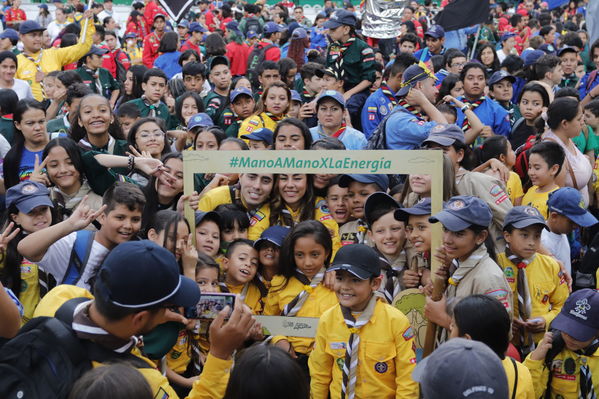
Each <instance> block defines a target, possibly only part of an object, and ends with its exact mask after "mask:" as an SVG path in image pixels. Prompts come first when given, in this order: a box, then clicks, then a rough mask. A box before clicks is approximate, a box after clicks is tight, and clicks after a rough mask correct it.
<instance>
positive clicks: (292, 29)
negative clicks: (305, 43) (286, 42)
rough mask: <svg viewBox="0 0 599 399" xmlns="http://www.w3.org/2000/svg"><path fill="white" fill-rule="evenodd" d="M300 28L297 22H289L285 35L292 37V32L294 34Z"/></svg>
mask: <svg viewBox="0 0 599 399" xmlns="http://www.w3.org/2000/svg"><path fill="white" fill-rule="evenodd" d="M300 26H301V25H300V24H299V23H298V22H297V21H291V23H290V24H289V26H287V33H288V34H289V36H292V35H293V32H295V30H296V29H297V28H299V27H300Z"/></svg>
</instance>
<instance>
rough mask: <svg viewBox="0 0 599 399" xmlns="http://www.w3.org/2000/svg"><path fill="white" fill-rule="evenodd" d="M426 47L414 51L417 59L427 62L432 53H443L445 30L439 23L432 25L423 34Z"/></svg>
mask: <svg viewBox="0 0 599 399" xmlns="http://www.w3.org/2000/svg"><path fill="white" fill-rule="evenodd" d="M424 40H425V41H426V47H425V48H423V49H422V50H418V51H416V52H415V53H414V57H416V59H417V60H418V61H422V62H428V61H429V60H430V59H431V57H432V56H433V55H443V54H445V47H443V44H444V43H445V30H444V29H443V27H442V26H441V25H433V26H431V27H430V28H429V30H427V31H426V33H425V34H424Z"/></svg>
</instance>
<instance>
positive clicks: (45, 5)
mask: <svg viewBox="0 0 599 399" xmlns="http://www.w3.org/2000/svg"><path fill="white" fill-rule="evenodd" d="M38 7H39V8H43V9H44V10H46V11H48V5H47V4H40V5H38Z"/></svg>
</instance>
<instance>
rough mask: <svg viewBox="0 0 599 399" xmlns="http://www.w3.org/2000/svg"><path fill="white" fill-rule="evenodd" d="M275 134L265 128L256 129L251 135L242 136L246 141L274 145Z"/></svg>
mask: <svg viewBox="0 0 599 399" xmlns="http://www.w3.org/2000/svg"><path fill="white" fill-rule="evenodd" d="M273 136H274V133H273V131H272V130H270V129H267V128H265V127H263V128H260V129H256V130H254V131H253V132H252V133H250V134H244V135H242V136H241V138H242V139H245V140H254V141H264V142H265V143H266V144H268V145H272V137H273Z"/></svg>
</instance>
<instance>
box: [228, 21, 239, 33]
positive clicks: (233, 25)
mask: <svg viewBox="0 0 599 399" xmlns="http://www.w3.org/2000/svg"><path fill="white" fill-rule="evenodd" d="M225 27H226V28H227V29H228V30H232V31H235V32H238V33H241V31H240V30H239V22H237V21H231V22H227V24H226V25H225Z"/></svg>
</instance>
